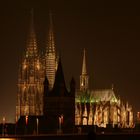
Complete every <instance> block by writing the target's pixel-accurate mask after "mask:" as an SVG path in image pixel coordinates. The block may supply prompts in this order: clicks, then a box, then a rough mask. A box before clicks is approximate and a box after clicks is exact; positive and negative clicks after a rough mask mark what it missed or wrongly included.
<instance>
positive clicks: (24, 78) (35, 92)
mask: <svg viewBox="0 0 140 140" xmlns="http://www.w3.org/2000/svg"><path fill="white" fill-rule="evenodd" d="M43 80H44V72H43V65H42V63H41V58H40V56H39V54H38V49H37V42H36V34H35V31H34V22H33V11H32V12H31V23H30V32H29V36H28V40H27V48H26V51H25V55H24V56H23V59H22V63H21V65H20V69H19V77H18V96H17V106H16V117H17V119H18V118H19V117H20V116H29V115H42V114H43Z"/></svg>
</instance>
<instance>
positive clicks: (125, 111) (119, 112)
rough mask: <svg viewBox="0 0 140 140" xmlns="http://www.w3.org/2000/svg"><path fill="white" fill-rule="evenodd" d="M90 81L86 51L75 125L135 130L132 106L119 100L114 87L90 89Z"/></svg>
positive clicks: (77, 94) (76, 104) (78, 92)
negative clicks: (108, 126)
mask: <svg viewBox="0 0 140 140" xmlns="http://www.w3.org/2000/svg"><path fill="white" fill-rule="evenodd" d="M88 79H89V76H88V74H87V68H86V53H85V50H84V55H83V65H82V74H81V75H80V90H79V91H78V90H77V92H76V98H75V125H77V126H78V125H79V126H80V125H97V126H98V127H105V128H106V127H107V125H111V126H112V127H116V126H117V127H119V128H133V127H134V122H133V121H134V118H133V110H132V106H131V105H129V104H128V103H123V102H122V101H121V99H120V98H117V96H116V95H115V93H114V89H113V87H112V88H111V89H99V90H91V89H89V86H88V83H89V82H88Z"/></svg>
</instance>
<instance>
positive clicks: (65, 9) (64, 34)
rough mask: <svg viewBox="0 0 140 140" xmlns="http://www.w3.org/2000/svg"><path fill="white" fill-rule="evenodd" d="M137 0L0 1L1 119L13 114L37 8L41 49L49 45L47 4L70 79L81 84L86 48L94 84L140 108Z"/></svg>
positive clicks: (91, 86)
mask: <svg viewBox="0 0 140 140" xmlns="http://www.w3.org/2000/svg"><path fill="white" fill-rule="evenodd" d="M138 2H139V0H137V1H135V0H134V1H131V2H129V1H128V0H117V1H114V0H50V1H48V0H44V1H43V0H38V1H37V0H33V1H31V0H9V1H4V2H2V1H0V122H2V117H3V116H5V117H6V120H7V121H10V122H11V121H14V120H15V106H16V95H17V81H18V67H19V64H20V63H21V58H22V55H23V52H24V50H25V48H26V41H27V36H28V33H29V22H30V11H31V8H34V21H35V30H36V34H37V43H38V48H39V51H40V52H41V51H43V50H45V47H46V46H45V44H46V40H47V31H48V26H49V10H50V9H51V11H52V13H53V22H54V32H55V43H56V49H57V52H61V57H62V64H63V70H64V75H65V79H66V83H67V85H68V84H69V81H70V79H71V77H72V76H73V77H74V78H75V80H76V84H77V88H79V76H80V74H81V67H82V55H83V48H85V49H86V55H87V69H88V74H89V78H90V79H89V82H90V88H91V89H105V88H111V85H112V84H114V91H115V93H116V95H117V96H120V97H121V99H122V100H124V101H128V102H129V103H130V104H131V105H132V106H133V108H134V110H135V111H140V104H139V101H140V90H139V87H140V8H139V3H138Z"/></svg>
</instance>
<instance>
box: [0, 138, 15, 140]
mask: <svg viewBox="0 0 140 140" xmlns="http://www.w3.org/2000/svg"><path fill="white" fill-rule="evenodd" d="M0 140H16V139H15V138H0Z"/></svg>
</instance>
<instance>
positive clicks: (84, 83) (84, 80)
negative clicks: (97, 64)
mask: <svg viewBox="0 0 140 140" xmlns="http://www.w3.org/2000/svg"><path fill="white" fill-rule="evenodd" d="M88 79H89V76H88V74H87V68H86V51H85V49H84V54H83V65H82V74H81V75H80V90H81V91H85V90H87V89H88Z"/></svg>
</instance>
